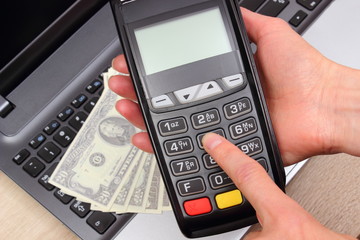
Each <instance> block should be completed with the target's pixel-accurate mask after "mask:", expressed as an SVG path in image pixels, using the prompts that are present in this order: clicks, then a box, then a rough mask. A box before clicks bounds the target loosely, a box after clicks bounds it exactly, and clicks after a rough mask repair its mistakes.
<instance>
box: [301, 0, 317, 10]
mask: <svg viewBox="0 0 360 240" xmlns="http://www.w3.org/2000/svg"><path fill="white" fill-rule="evenodd" d="M296 2H297V3H298V4H300V5H302V6H303V7H305V8H307V9H309V10H313V9H314V8H316V6H317V5H319V3H320V2H321V0H296Z"/></svg>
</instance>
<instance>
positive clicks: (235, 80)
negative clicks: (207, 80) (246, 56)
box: [222, 74, 244, 88]
mask: <svg viewBox="0 0 360 240" xmlns="http://www.w3.org/2000/svg"><path fill="white" fill-rule="evenodd" d="M222 81H223V83H224V84H225V85H226V86H227V87H228V88H234V87H237V86H240V85H243V84H244V77H243V75H242V74H235V75H231V76H228V77H224V78H223V79H222Z"/></svg>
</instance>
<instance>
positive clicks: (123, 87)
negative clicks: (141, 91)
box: [109, 75, 137, 101]
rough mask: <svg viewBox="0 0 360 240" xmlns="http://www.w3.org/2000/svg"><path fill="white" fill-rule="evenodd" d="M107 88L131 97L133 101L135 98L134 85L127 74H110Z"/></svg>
mask: <svg viewBox="0 0 360 240" xmlns="http://www.w3.org/2000/svg"><path fill="white" fill-rule="evenodd" d="M109 88H110V89H111V90H112V91H113V92H115V93H116V94H118V95H120V96H122V97H124V98H128V99H131V100H133V101H136V100H137V97H136V94H135V90H134V85H133V83H132V81H131V79H130V77H128V76H123V75H117V76H112V77H111V78H110V79H109Z"/></svg>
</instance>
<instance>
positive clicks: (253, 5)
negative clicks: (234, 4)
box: [240, 0, 265, 12]
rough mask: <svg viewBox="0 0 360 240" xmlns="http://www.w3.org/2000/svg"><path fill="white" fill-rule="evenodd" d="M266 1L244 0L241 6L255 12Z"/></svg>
mask: <svg viewBox="0 0 360 240" xmlns="http://www.w3.org/2000/svg"><path fill="white" fill-rule="evenodd" d="M264 2H265V0H244V1H242V2H241V3H240V6H241V7H244V8H247V9H249V10H251V11H253V12H255V11H256V10H257V9H258V8H259V7H260V6H261V4H263V3H264Z"/></svg>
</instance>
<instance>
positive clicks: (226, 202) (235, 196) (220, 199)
mask: <svg viewBox="0 0 360 240" xmlns="http://www.w3.org/2000/svg"><path fill="white" fill-rule="evenodd" d="M215 200H216V204H217V206H218V208H220V209H224V208H228V207H232V206H235V205H239V204H241V203H242V201H243V199H242V196H241V192H240V191H239V190H237V189H236V190H232V191H229V192H224V193H220V194H218V195H216V196H215Z"/></svg>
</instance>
